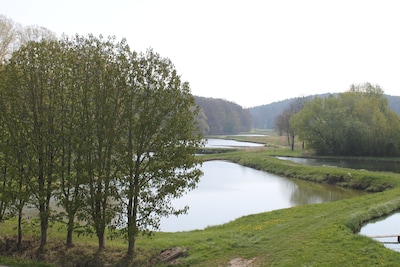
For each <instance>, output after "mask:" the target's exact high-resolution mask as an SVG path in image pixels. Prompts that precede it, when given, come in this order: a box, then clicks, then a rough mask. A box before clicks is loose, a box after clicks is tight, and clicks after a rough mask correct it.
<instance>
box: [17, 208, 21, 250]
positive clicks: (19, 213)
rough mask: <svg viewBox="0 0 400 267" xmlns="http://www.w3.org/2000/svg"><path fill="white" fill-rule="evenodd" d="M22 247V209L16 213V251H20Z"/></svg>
mask: <svg viewBox="0 0 400 267" xmlns="http://www.w3.org/2000/svg"><path fill="white" fill-rule="evenodd" d="M21 246H22V209H20V210H19V211H18V241H17V249H18V250H20V249H21Z"/></svg>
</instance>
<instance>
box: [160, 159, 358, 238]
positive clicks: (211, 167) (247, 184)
mask: <svg viewBox="0 0 400 267" xmlns="http://www.w3.org/2000/svg"><path fill="white" fill-rule="evenodd" d="M202 169H203V172H204V176H203V177H202V178H201V180H200V182H199V185H198V188H197V189H195V190H193V191H191V192H189V193H188V194H187V195H185V196H184V197H182V198H180V199H178V200H175V201H174V206H175V207H183V206H185V205H189V207H190V208H189V212H188V214H187V215H180V216H179V217H175V216H173V217H169V218H164V219H162V221H161V231H167V232H176V231H187V230H195V229H204V228H205V227H207V226H212V225H219V224H223V223H226V222H229V221H232V220H234V219H236V218H239V217H241V216H244V215H249V214H255V213H260V212H266V211H271V210H276V209H282V208H289V207H293V206H298V205H304V204H311V203H323V202H330V201H336V200H339V199H343V198H349V197H353V196H357V195H362V194H365V192H362V191H356V190H349V189H344V188H340V187H336V186H330V185H323V184H315V183H310V182H306V181H300V180H294V179H288V178H285V177H280V176H277V175H274V174H270V173H267V172H264V171H258V170H255V169H251V168H248V167H244V166H241V165H239V164H235V163H231V162H226V161H208V162H204V163H203V167H202Z"/></svg>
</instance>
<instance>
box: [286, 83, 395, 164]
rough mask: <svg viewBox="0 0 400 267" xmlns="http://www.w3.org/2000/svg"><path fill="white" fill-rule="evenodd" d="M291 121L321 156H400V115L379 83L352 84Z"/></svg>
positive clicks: (317, 101)
mask: <svg viewBox="0 0 400 267" xmlns="http://www.w3.org/2000/svg"><path fill="white" fill-rule="evenodd" d="M291 124H292V126H293V128H294V129H295V131H296V132H297V133H298V135H299V136H300V137H301V138H302V139H304V140H305V141H306V143H307V144H308V147H309V148H312V149H314V150H315V151H316V152H317V153H318V154H321V155H336V156H338V155H346V156H399V155H400V117H399V115H398V114H396V113H395V112H394V111H392V110H391V109H390V108H389V106H388V101H387V99H386V97H385V96H384V94H383V90H382V89H381V88H380V87H379V86H378V85H371V84H369V83H366V84H362V85H352V86H351V87H350V89H349V90H348V91H347V92H345V93H342V94H339V95H338V97H334V96H333V95H331V96H329V97H327V98H324V99H322V98H315V99H313V100H312V101H310V102H308V103H307V104H306V105H305V107H304V109H303V110H302V111H301V112H299V113H297V114H296V115H294V116H293V117H292V119H291Z"/></svg>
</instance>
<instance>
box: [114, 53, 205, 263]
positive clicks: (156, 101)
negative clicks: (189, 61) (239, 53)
mask: <svg viewBox="0 0 400 267" xmlns="http://www.w3.org/2000/svg"><path fill="white" fill-rule="evenodd" d="M129 62H130V63H127V64H128V65H130V66H131V67H130V70H131V71H130V72H127V73H128V77H129V79H127V81H128V86H127V91H126V93H125V94H124V99H123V104H124V107H125V108H124V114H123V116H124V118H123V120H122V121H123V123H124V124H123V127H124V128H123V129H124V136H125V137H124V139H123V142H124V145H122V146H121V147H120V148H122V149H121V150H120V154H121V158H123V159H124V161H123V163H124V164H123V165H122V169H121V171H122V173H121V177H123V180H122V184H123V185H124V186H123V189H124V190H123V193H124V194H123V199H125V200H126V213H125V216H126V218H127V226H126V229H127V236H128V243H129V244H128V255H129V256H133V255H134V250H135V240H136V237H137V235H138V233H139V232H147V233H151V231H152V230H155V229H159V226H160V225H159V223H160V218H161V216H170V215H179V214H182V213H185V212H186V211H187V208H188V207H181V208H175V207H173V205H172V203H171V200H173V199H174V198H178V197H180V196H182V195H183V194H184V193H185V192H186V191H188V190H191V189H193V188H195V187H196V184H197V182H198V180H199V177H200V176H201V174H202V172H201V171H200V169H199V168H198V167H199V164H200V159H199V158H198V157H196V156H195V151H196V149H197V148H199V147H200V146H202V137H201V135H200V131H199V130H198V124H197V123H196V114H197V112H198V109H197V108H195V109H193V107H196V105H195V102H194V98H193V96H192V95H191V93H190V88H189V84H188V83H186V82H181V79H180V77H179V75H178V74H177V71H176V69H175V67H174V66H173V64H172V62H171V61H170V60H169V59H167V58H162V57H161V56H160V55H159V54H157V53H155V52H154V51H153V50H151V49H150V50H148V51H147V52H146V53H143V54H139V55H137V54H135V53H133V54H131V58H130V60H129Z"/></svg>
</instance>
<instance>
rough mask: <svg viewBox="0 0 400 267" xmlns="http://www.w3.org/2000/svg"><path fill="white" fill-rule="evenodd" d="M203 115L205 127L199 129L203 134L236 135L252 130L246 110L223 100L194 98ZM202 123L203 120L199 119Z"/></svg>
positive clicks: (251, 121)
mask: <svg viewBox="0 0 400 267" xmlns="http://www.w3.org/2000/svg"><path fill="white" fill-rule="evenodd" d="M195 101H196V103H197V104H198V105H199V106H200V107H201V109H202V110H201V111H202V112H200V115H202V113H203V114H204V115H205V117H206V118H205V120H206V123H207V126H208V127H207V126H204V125H202V126H201V128H202V130H203V131H204V133H205V134H237V133H239V132H247V131H250V130H251V129H252V125H253V120H252V116H251V113H250V111H249V110H248V109H243V108H242V107H241V106H240V105H238V104H235V103H233V102H229V101H226V100H223V99H215V98H206V97H200V96H195ZM200 120H201V121H202V122H203V123H204V120H202V119H200Z"/></svg>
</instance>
